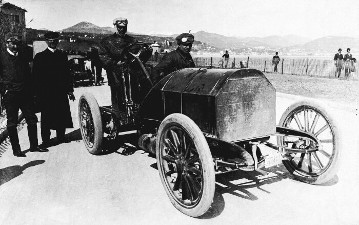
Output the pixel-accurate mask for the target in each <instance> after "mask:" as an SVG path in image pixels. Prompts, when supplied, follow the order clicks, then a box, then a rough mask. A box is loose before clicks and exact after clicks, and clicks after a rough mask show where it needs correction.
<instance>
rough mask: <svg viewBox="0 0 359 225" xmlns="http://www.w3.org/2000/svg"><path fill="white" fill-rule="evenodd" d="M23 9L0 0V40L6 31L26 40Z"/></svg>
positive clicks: (0, 40)
mask: <svg viewBox="0 0 359 225" xmlns="http://www.w3.org/2000/svg"><path fill="white" fill-rule="evenodd" d="M25 12H27V11H26V10H25V9H23V8H20V7H18V6H16V5H13V4H11V3H9V2H5V1H3V0H0V42H1V43H2V42H3V40H4V37H5V35H6V34H7V33H12V34H14V35H18V36H19V37H21V39H22V40H23V41H25V40H26V22H25Z"/></svg>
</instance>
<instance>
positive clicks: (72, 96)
mask: <svg viewBox="0 0 359 225" xmlns="http://www.w3.org/2000/svg"><path fill="white" fill-rule="evenodd" d="M67 95H68V96H69V99H70V100H71V101H75V100H76V98H75V95H74V93H73V92H69V93H67Z"/></svg>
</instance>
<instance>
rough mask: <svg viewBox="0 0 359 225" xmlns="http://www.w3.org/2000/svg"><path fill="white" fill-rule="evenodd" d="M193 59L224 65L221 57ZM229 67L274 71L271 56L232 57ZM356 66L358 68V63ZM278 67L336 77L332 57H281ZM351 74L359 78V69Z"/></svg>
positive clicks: (201, 63)
mask: <svg viewBox="0 0 359 225" xmlns="http://www.w3.org/2000/svg"><path fill="white" fill-rule="evenodd" d="M193 60H194V62H195V64H196V66H197V67H206V68H223V65H224V64H223V59H222V58H221V57H194V58H193ZM227 68H253V69H258V70H260V71H262V72H267V73H273V72H274V65H273V64H272V58H270V57H267V58H265V57H245V56H243V57H232V58H230V59H229V63H228V67H227ZM355 68H358V66H357V63H355ZM277 69H278V70H277V71H278V73H280V74H292V75H300V76H313V77H327V78H335V70H336V67H335V64H334V61H333V60H330V59H316V58H281V61H280V62H279V64H278V66H277ZM344 69H345V68H344V66H343V69H342V71H341V77H344ZM351 76H352V78H354V79H356V80H358V79H359V71H358V70H357V69H356V70H355V71H354V72H352V73H351Z"/></svg>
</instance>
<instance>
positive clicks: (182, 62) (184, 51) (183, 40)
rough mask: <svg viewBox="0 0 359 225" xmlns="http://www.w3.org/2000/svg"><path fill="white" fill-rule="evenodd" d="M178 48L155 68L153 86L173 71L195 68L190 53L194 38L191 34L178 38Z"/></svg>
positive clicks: (165, 56) (152, 76) (181, 35)
mask: <svg viewBox="0 0 359 225" xmlns="http://www.w3.org/2000/svg"><path fill="white" fill-rule="evenodd" d="M176 41H177V44H178V48H177V49H176V50H174V51H172V52H170V53H167V54H165V55H164V56H163V58H162V59H161V61H160V62H159V63H158V64H157V66H155V67H154V68H153V71H152V74H151V79H152V82H153V84H156V83H157V82H159V81H160V80H161V79H162V78H163V77H165V76H167V75H168V74H170V73H172V72H173V71H176V70H179V69H183V68H190V67H195V64H194V62H193V59H192V56H191V54H190V51H191V49H192V44H193V42H194V37H193V35H192V34H190V33H182V34H180V35H178V36H177V37H176Z"/></svg>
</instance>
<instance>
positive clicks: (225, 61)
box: [222, 50, 229, 68]
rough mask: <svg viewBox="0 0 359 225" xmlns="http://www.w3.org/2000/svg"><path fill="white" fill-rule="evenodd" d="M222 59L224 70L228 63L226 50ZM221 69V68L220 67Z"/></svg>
mask: <svg viewBox="0 0 359 225" xmlns="http://www.w3.org/2000/svg"><path fill="white" fill-rule="evenodd" d="M222 58H223V59H224V68H227V66H228V61H229V54H228V51H227V50H226V53H224V54H223V55H222ZM222 67H223V66H222Z"/></svg>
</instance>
